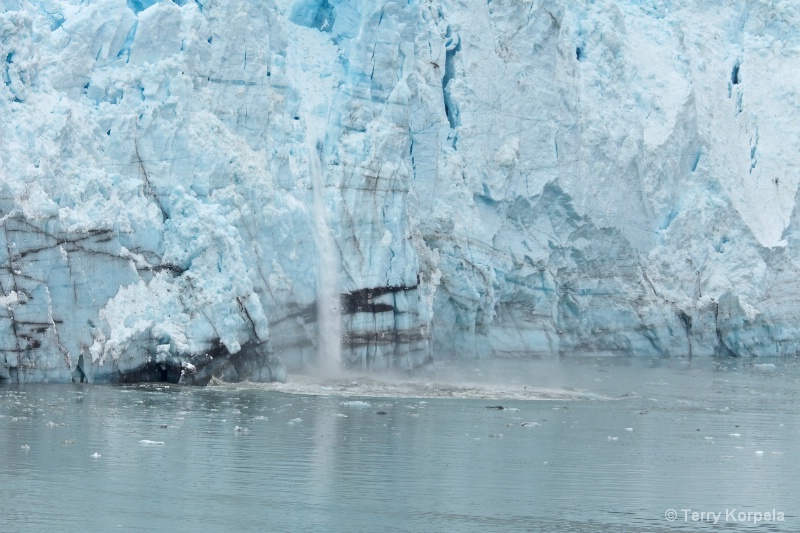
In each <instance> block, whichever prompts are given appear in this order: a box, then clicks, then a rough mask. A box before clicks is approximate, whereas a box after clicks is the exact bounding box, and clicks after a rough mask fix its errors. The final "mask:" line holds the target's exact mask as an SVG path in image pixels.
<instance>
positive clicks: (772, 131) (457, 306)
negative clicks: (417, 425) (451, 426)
mask: <svg viewBox="0 0 800 533" xmlns="http://www.w3.org/2000/svg"><path fill="white" fill-rule="evenodd" d="M798 27H800V6H798V4H797V2H796V1H794V0H753V1H724V2H723V1H721V0H705V1H703V2H694V1H689V0H403V1H394V0H373V1H365V0H160V1H156V0H127V1H126V0H0V37H2V38H0V58H3V59H4V65H3V68H2V77H3V83H2V84H0V108H1V109H2V112H0V224H2V231H1V232H0V291H2V296H0V304H2V312H1V313H0V354H1V355H0V382H2V381H12V382H34V381H37V382H38V381H49V382H64V381H90V382H98V383H99V382H134V381H152V380H167V381H175V382H182V383H192V384H205V383H208V381H209V380H210V379H212V377H216V378H219V379H223V380H226V381H237V380H253V381H281V380H284V379H285V378H286V373H287V372H292V371H296V370H298V369H301V368H306V367H309V366H312V365H314V364H319V361H318V359H319V356H318V354H321V353H327V354H329V356H330V357H333V358H334V359H335V360H339V359H340V360H341V361H342V364H343V365H344V366H347V367H351V368H375V369H377V368H399V369H411V368H414V367H417V366H419V365H423V364H426V363H428V362H431V361H434V360H440V359H454V358H462V359H481V358H489V357H509V358H531V357H560V356H567V357H568V356H580V355H633V356H644V357H666V356H674V357H685V358H692V357H714V356H718V357H728V356H785V355H796V354H797V353H798V352H799V351H800V326H798V324H800V306H798V302H800V281H798V280H800V276H798V271H799V270H800V207H798V201H797V199H798V196H797V195H798V183H799V182H800V172H798V164H797V161H798V153H800V126H798V124H800V95H799V94H798V89H799V87H798V84H797V82H796V80H797V77H796V72H797V71H798V70H800V33H798V32H797V30H796V28H798ZM330 354H332V355H330Z"/></svg>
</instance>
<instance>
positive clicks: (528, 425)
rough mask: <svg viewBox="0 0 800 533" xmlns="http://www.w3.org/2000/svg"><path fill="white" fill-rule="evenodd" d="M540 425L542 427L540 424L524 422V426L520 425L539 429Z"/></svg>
mask: <svg viewBox="0 0 800 533" xmlns="http://www.w3.org/2000/svg"><path fill="white" fill-rule="evenodd" d="M539 425H540V424H539V422H523V423H522V424H520V426H522V427H524V428H535V427H539Z"/></svg>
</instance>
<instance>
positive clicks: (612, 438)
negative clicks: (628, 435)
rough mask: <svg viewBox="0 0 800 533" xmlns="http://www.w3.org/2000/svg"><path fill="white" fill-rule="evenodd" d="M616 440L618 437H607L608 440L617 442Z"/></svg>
mask: <svg viewBox="0 0 800 533" xmlns="http://www.w3.org/2000/svg"><path fill="white" fill-rule="evenodd" d="M618 439H619V437H611V436H609V437H608V440H618Z"/></svg>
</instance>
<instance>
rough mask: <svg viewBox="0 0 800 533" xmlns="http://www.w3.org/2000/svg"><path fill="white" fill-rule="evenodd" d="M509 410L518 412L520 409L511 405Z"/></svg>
mask: <svg viewBox="0 0 800 533" xmlns="http://www.w3.org/2000/svg"><path fill="white" fill-rule="evenodd" d="M508 410H509V411H511V412H512V413H516V412H518V411H519V409H517V408H516V407H509V408H508Z"/></svg>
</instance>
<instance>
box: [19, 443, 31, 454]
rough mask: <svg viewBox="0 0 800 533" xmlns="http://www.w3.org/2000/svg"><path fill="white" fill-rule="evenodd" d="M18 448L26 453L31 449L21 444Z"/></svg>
mask: <svg viewBox="0 0 800 533" xmlns="http://www.w3.org/2000/svg"><path fill="white" fill-rule="evenodd" d="M20 448H22V450H23V451H26V452H27V451H28V450H30V449H31V447H30V446H28V445H27V444H23V445H22V446H20Z"/></svg>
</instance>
